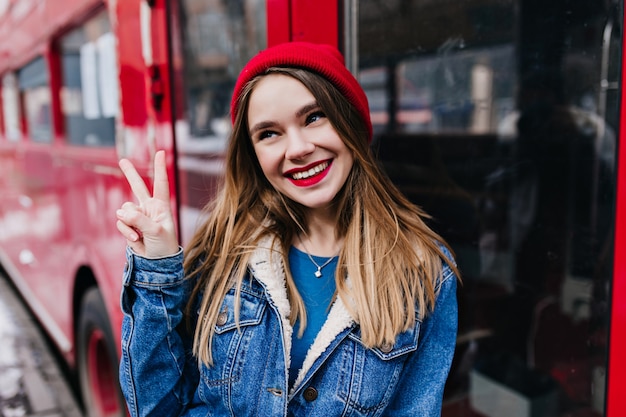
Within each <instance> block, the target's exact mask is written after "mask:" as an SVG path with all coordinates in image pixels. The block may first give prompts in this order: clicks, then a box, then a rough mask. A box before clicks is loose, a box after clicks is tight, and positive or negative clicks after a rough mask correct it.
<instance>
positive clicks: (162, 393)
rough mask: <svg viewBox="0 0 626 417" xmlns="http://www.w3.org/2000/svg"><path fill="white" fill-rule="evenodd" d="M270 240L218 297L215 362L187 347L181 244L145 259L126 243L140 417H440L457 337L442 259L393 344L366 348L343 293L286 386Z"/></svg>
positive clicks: (127, 350)
mask: <svg viewBox="0 0 626 417" xmlns="http://www.w3.org/2000/svg"><path fill="white" fill-rule="evenodd" d="M271 254H272V249H271V248H270V247H269V243H268V242H265V243H264V244H261V245H259V247H258V248H257V250H256V251H255V253H254V254H253V255H252V258H251V261H250V264H249V270H250V273H251V276H252V279H250V280H244V284H243V288H242V289H241V307H240V316H239V328H238V327H237V324H236V322H235V317H234V311H235V293H234V290H231V291H230V292H229V293H228V294H227V296H226V298H225V299H224V301H223V305H222V308H221V310H220V311H221V313H220V315H219V316H218V320H217V325H216V329H215V336H214V339H213V360H214V365H213V366H210V367H209V366H206V365H204V364H200V365H199V364H198V361H197V358H195V357H193V355H192V353H191V343H192V340H191V339H192V337H191V336H189V331H186V330H185V327H186V324H185V323H186V320H184V318H183V311H184V309H185V306H186V303H187V301H188V299H189V296H190V292H191V289H192V286H193V280H192V279H183V269H182V251H180V252H179V253H178V254H176V255H173V256H171V257H167V258H162V259H156V260H155V259H146V258H142V257H140V256H137V255H135V254H134V253H132V251H131V250H130V249H127V261H128V263H127V265H126V268H125V272H124V287H123V290H122V297H121V304H122V310H123V312H124V320H123V325H122V357H121V363H120V382H121V387H122V391H123V393H124V396H125V398H126V402H127V405H128V409H129V411H130V415H131V416H133V417H135V416H220V417H222V416H236V417H244V416H307V417H314V416H323V417H333V416H355V417H356V416H396V417H400V416H421V417H431V416H439V415H440V413H441V405H442V397H443V389H444V385H445V381H446V378H447V376H448V372H449V369H450V365H451V362H452V356H453V354H454V348H455V340H456V333H457V302H456V281H457V280H456V277H455V275H454V273H453V272H452V270H451V269H450V268H449V267H448V266H447V265H444V267H443V272H442V274H443V276H442V277H441V279H440V281H439V285H438V286H437V291H438V296H437V301H436V305H435V309H434V311H433V312H432V313H430V314H429V315H428V316H427V317H426V318H425V319H423V320H422V319H421V318H419V317H418V319H417V320H416V323H415V325H414V326H413V327H412V328H410V329H409V330H407V331H405V332H404V333H401V334H400V335H399V336H398V337H397V339H396V342H395V344H394V345H393V346H382V347H380V348H375V349H368V348H366V347H365V346H363V344H362V343H361V333H360V330H359V326H358V324H357V323H355V320H354V319H353V317H352V316H351V315H350V314H349V313H348V310H347V309H346V307H345V304H344V300H342V299H341V298H340V297H337V299H336V301H335V302H334V303H333V305H332V307H331V309H330V311H329V314H328V319H327V321H326V322H325V324H324V326H323V327H322V329H321V331H320V333H319V334H318V336H317V338H316V339H315V341H314V342H313V345H312V346H311V348H310V349H309V351H308V353H307V356H306V358H305V361H304V364H303V366H302V369H301V370H300V372H299V374H298V377H297V379H296V382H295V384H294V386H293V387H291V388H289V387H288V369H289V352H290V345H291V333H292V327H291V325H290V324H289V319H288V317H289V310H290V307H289V302H288V300H287V292H286V288H285V278H284V270H283V266H282V262H281V260H280V257H279V256H276V255H274V256H271Z"/></svg>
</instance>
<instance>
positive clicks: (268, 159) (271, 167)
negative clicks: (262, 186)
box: [255, 149, 280, 177]
mask: <svg viewBox="0 0 626 417" xmlns="http://www.w3.org/2000/svg"><path fill="white" fill-rule="evenodd" d="M255 152H256V157H257V160H258V161H259V166H260V167H261V171H263V174H265V176H266V177H270V176H272V175H276V173H277V172H278V169H279V166H280V160H279V159H278V158H277V157H276V154H275V153H273V152H269V150H267V149H262V150H259V149H255Z"/></svg>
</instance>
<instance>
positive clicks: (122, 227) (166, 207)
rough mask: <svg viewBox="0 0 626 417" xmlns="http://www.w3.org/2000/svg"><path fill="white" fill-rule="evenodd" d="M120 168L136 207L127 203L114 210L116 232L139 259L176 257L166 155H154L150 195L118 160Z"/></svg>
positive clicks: (130, 166)
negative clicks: (174, 255) (140, 257)
mask: <svg viewBox="0 0 626 417" xmlns="http://www.w3.org/2000/svg"><path fill="white" fill-rule="evenodd" d="M119 166H120V168H121V169H122V172H123V173H124V176H125V177H126V180H127V181H128V184H130V188H131V189H132V190H133V194H134V195H135V197H136V198H137V200H138V201H139V204H136V203H133V202H130V201H127V202H126V203H124V204H123V205H122V207H121V208H120V209H118V210H117V212H116V215H117V219H118V220H117V230H119V231H120V233H121V234H122V235H123V236H124V237H125V238H126V241H127V243H128V246H130V248H131V249H132V250H133V251H134V252H135V253H136V254H138V255H140V256H144V257H146V258H160V257H164V256H168V255H173V254H175V253H176V252H178V249H179V246H178V240H177V238H176V227H175V224H174V219H173V217H172V211H171V208H170V191H169V181H168V178H167V170H166V165H165V152H164V151H158V152H157V153H156V154H155V155H154V186H153V189H152V194H150V191H149V190H148V187H146V184H145V183H144V181H143V179H142V178H141V176H139V173H138V172H137V170H136V169H135V167H134V165H133V164H132V163H131V162H130V161H129V160H127V159H122V160H120V162H119Z"/></svg>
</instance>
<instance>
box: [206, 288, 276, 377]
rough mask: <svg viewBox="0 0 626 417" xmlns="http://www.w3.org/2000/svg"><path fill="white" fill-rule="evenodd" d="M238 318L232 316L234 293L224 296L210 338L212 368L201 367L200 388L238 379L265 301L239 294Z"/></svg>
mask: <svg viewBox="0 0 626 417" xmlns="http://www.w3.org/2000/svg"><path fill="white" fill-rule="evenodd" d="M240 303H241V304H240V310H239V317H238V320H236V317H235V305H236V298H235V291H234V290H231V291H230V292H228V293H227V294H226V297H225V298H224V301H223V302H222V306H221V308H220V313H219V315H218V317H217V323H216V326H215V335H214V336H213V346H212V352H213V365H212V366H210V367H209V366H206V365H202V366H201V371H200V374H201V376H202V380H203V385H205V386H206V387H209V388H210V387H215V386H219V385H223V384H230V383H234V382H237V381H239V380H240V378H241V374H242V368H243V365H244V364H245V362H246V356H247V355H248V353H249V348H250V342H251V340H252V339H253V334H254V326H257V325H258V324H259V323H261V322H262V320H263V314H264V312H265V309H266V307H267V302H266V300H265V299H263V298H261V297H259V296H257V295H256V294H252V293H249V292H246V291H242V292H241V296H240Z"/></svg>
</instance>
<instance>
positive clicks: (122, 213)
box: [115, 209, 124, 217]
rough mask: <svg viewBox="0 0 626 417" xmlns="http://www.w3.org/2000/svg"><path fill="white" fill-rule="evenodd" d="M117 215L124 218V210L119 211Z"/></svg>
mask: <svg viewBox="0 0 626 417" xmlns="http://www.w3.org/2000/svg"><path fill="white" fill-rule="evenodd" d="M115 214H117V217H124V210H121V209H120V210H117V211H116V212H115Z"/></svg>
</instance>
